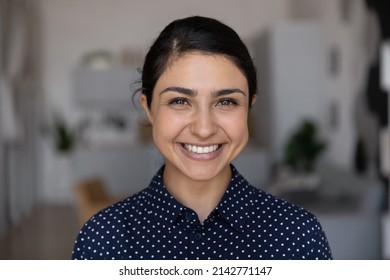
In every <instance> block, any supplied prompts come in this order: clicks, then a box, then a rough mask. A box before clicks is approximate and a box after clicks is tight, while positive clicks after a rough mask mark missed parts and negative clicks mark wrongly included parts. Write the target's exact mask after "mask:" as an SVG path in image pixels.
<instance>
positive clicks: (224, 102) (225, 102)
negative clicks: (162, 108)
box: [168, 97, 238, 107]
mask: <svg viewBox="0 0 390 280" xmlns="http://www.w3.org/2000/svg"><path fill="white" fill-rule="evenodd" d="M189 104H190V102H189V101H188V99H186V98H182V97H178V98H173V99H172V100H170V101H169V102H168V105H179V106H183V105H189ZM236 105H238V102H237V101H236V100H235V99H233V98H223V99H220V100H218V101H217V103H216V106H229V107H230V106H236Z"/></svg>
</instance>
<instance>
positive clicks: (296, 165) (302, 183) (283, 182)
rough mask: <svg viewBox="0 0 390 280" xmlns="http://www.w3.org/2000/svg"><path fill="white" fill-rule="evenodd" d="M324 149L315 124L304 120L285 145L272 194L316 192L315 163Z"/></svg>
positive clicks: (316, 175)
mask: <svg viewBox="0 0 390 280" xmlns="http://www.w3.org/2000/svg"><path fill="white" fill-rule="evenodd" d="M325 148H326V143H325V142H324V141H323V140H321V139H320V138H319V136H318V132H317V125H316V124H315V122H314V121H312V120H309V119H306V120H304V121H303V122H302V123H301V124H300V126H299V127H298V128H297V130H296V131H295V132H294V133H293V134H292V135H291V137H290V138H289V139H288V140H287V142H286V144H285V147H284V155H283V164H282V165H281V168H280V169H279V170H278V174H277V178H276V183H275V184H274V186H273V190H274V192H275V193H277V194H283V193H294V192H300V191H310V192H311V191H313V190H316V189H317V188H318V187H319V185H320V178H319V176H318V174H317V173H316V163H317V160H318V158H319V156H320V155H321V154H322V153H323V152H324V150H325Z"/></svg>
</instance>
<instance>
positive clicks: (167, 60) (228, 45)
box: [141, 16, 257, 108]
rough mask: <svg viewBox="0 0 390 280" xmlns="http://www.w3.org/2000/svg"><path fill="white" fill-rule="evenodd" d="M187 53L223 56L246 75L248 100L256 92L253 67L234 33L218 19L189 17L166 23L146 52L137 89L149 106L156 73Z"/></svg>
mask: <svg viewBox="0 0 390 280" xmlns="http://www.w3.org/2000/svg"><path fill="white" fill-rule="evenodd" d="M190 52H203V53H206V54H217V55H224V56H226V57H227V58H228V59H230V60H231V61H232V62H233V63H234V64H235V65H236V66H237V67H238V68H239V69H240V70H241V71H242V72H243V74H244V76H245V77H246V79H247V81H248V88H249V100H252V97H253V96H254V95H255V94H256V91H257V76H256V70H255V67H254V65H253V61H252V58H251V57H250V54H249V52H248V49H247V48H246V46H245V45H244V43H243V42H242V41H241V39H240V37H239V36H238V34H237V33H236V32H235V31H234V30H233V29H232V28H230V27H229V26H227V25H225V24H223V23H221V22H219V21H218V20H215V19H212V18H206V17H200V16H193V17H188V18H184V19H178V20H175V21H173V22H171V23H170V24H169V25H167V26H166V27H165V28H164V30H163V31H162V32H161V33H160V35H159V36H158V38H157V39H156V41H155V42H154V43H153V45H152V46H151V48H150V50H149V51H148V53H147V54H146V57H145V61H144V65H143V69H142V81H141V82H142V89H141V91H142V94H144V95H145V96H146V98H147V104H148V107H149V108H150V106H151V103H152V97H153V90H154V87H155V85H156V83H157V81H158V79H159V78H160V76H161V75H162V74H163V72H164V71H165V70H166V68H167V67H169V65H170V64H171V63H172V62H173V61H174V60H175V59H177V58H180V57H181V56H183V55H185V54H187V53H190ZM249 104H251V102H249Z"/></svg>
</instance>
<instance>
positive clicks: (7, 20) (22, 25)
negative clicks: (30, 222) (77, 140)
mask: <svg viewBox="0 0 390 280" xmlns="http://www.w3.org/2000/svg"><path fill="white" fill-rule="evenodd" d="M37 19H38V13H37V1H34V0H0V54H1V58H0V159H1V160H0V167H1V171H0V176H1V181H0V235H1V234H2V233H4V232H5V231H6V230H7V227H10V226H12V225H15V224H17V223H18V222H19V221H20V220H21V218H22V217H24V216H26V215H28V213H29V212H30V211H31V210H32V207H33V205H34V203H35V201H36V190H37V178H36V174H37V170H36V168H37V163H38V154H37V148H36V147H37V141H38V140H37V139H38V137H39V135H38V129H37V123H38V112H39V110H38V109H37V106H38V105H39V102H38V100H39V96H40V94H39V91H38V89H39V80H40V77H39V66H38V59H39V56H38V47H39V45H38V41H37V38H39V36H37V35H38V34H37V31H39V29H38V28H37V27H38V24H37V23H38V21H37Z"/></svg>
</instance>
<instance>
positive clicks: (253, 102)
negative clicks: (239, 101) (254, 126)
mask: <svg viewBox="0 0 390 280" xmlns="http://www.w3.org/2000/svg"><path fill="white" fill-rule="evenodd" d="M256 99H257V95H256V94H254V95H253V96H252V100H251V107H253V106H254V105H255V103H256Z"/></svg>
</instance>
